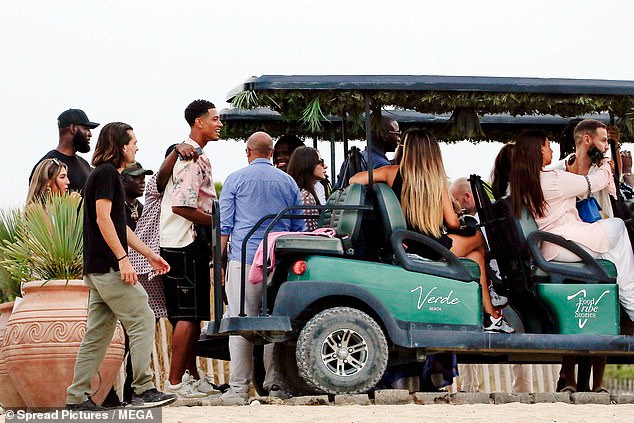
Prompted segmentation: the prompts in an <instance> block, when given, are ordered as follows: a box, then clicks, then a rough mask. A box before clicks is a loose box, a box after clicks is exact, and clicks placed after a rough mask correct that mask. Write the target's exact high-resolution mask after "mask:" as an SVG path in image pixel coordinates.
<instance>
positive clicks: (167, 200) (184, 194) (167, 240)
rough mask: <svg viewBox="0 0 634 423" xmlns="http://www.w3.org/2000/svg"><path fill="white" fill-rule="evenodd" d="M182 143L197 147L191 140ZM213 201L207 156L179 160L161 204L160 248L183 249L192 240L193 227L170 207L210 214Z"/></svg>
mask: <svg viewBox="0 0 634 423" xmlns="http://www.w3.org/2000/svg"><path fill="white" fill-rule="evenodd" d="M185 143H187V144H189V145H191V146H193V147H194V148H197V149H199V148H200V146H199V145H198V143H196V141H194V140H192V139H191V138H189V139H187V140H186V141H185ZM215 198H216V188H215V187H214V181H213V178H212V176H211V163H210V161H209V158H208V157H207V155H206V154H205V153H204V152H203V153H202V154H200V155H199V156H198V160H196V161H193V160H178V161H177V162H176V164H175V165H174V170H173V171H172V177H171V178H170V180H169V182H168V183H167V187H165V194H164V196H163V202H162V204H161V241H160V245H161V247H171V248H183V247H186V246H187V245H189V244H191V243H192V242H193V241H194V236H195V231H194V224H193V223H192V222H190V221H189V220H187V219H185V218H183V217H181V216H179V215H177V214H174V213H173V212H172V206H182V207H191V208H198V209H200V210H202V211H203V212H205V213H209V214H211V212H212V207H213V200H215Z"/></svg>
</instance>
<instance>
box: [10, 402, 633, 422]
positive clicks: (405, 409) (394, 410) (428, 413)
mask: <svg viewBox="0 0 634 423" xmlns="http://www.w3.org/2000/svg"><path fill="white" fill-rule="evenodd" d="M162 412H163V418H162V423H209V422H212V421H220V422H230V423H241V422H245V423H246V422H248V423H280V422H284V423H296V422H310V423H332V422H333V421H336V422H337V423H385V422H390V421H392V422H394V423H396V422H398V423H409V422H411V423H414V422H416V423H420V422H433V423H439V422H452V423H458V422H460V423H462V422H469V423H472V422H473V423H477V422H483V423H484V422H486V423H492V422H505V423H515V422H530V423H539V422H556V423H562V422H574V423H586V422H587V423H603V422H605V423H608V422H610V423H612V422H628V423H629V422H632V419H633V418H634V404H625V405H571V404H564V403H556V404H520V403H512V404H503V405H489V404H474V405H414V404H409V405H370V406H359V405H349V406H290V405H257V406H241V407H229V406H224V407H222V406H206V407H166V408H164V409H163V410H162ZM0 423H5V418H4V415H0Z"/></svg>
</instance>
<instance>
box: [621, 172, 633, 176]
mask: <svg viewBox="0 0 634 423" xmlns="http://www.w3.org/2000/svg"><path fill="white" fill-rule="evenodd" d="M623 175H627V176H632V172H623Z"/></svg>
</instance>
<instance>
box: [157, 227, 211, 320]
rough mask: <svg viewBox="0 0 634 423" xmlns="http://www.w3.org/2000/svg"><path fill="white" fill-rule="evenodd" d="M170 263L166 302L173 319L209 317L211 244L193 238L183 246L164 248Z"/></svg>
mask: <svg viewBox="0 0 634 423" xmlns="http://www.w3.org/2000/svg"><path fill="white" fill-rule="evenodd" d="M161 257H163V258H164V259H165V261H167V262H168V263H169V265H170V271H169V273H167V274H166V275H163V290H164V292H165V306H166V307H167V316H168V318H169V319H170V321H179V320H190V321H201V320H209V319H210V300H209V298H210V289H211V284H210V278H209V262H210V260H211V251H210V249H209V244H208V243H206V242H203V241H198V238H197V240H196V241H194V242H192V243H191V244H189V245H188V246H186V247H184V248H161Z"/></svg>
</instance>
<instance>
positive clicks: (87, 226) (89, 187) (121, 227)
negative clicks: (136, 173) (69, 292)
mask: <svg viewBox="0 0 634 423" xmlns="http://www.w3.org/2000/svg"><path fill="white" fill-rule="evenodd" d="M104 198H107V199H109V200H110V201H112V209H111V211H110V218H111V219H112V222H113V223H114V227H115V230H116V232H117V236H118V237H119V241H120V242H121V245H122V246H123V249H124V250H125V251H127V250H128V242H127V238H126V216H125V200H124V199H125V197H124V195H123V185H122V184H121V175H120V174H119V172H118V171H117V169H116V168H115V167H114V166H113V165H111V164H110V163H103V164H100V165H99V166H97V167H96V168H95V169H94V170H93V172H92V173H91V174H90V176H89V177H88V180H87V181H86V186H85V187H84V274H88V273H107V272H109V271H110V269H111V268H112V269H114V270H119V263H118V262H117V258H118V257H115V255H114V253H113V252H112V250H111V249H110V247H109V246H108V244H106V241H105V240H104V238H103V236H102V235H101V231H100V230H99V226H98V225H97V210H96V203H97V200H100V199H104Z"/></svg>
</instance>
